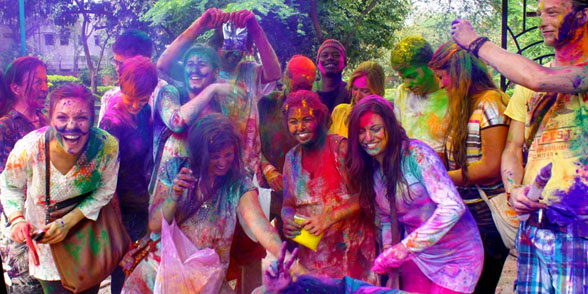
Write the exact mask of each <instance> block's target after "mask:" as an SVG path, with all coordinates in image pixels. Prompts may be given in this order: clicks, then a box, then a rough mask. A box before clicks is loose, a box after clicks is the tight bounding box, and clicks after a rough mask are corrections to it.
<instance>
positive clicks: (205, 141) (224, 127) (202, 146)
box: [188, 113, 242, 199]
mask: <svg viewBox="0 0 588 294" xmlns="http://www.w3.org/2000/svg"><path fill="white" fill-rule="evenodd" d="M227 146H234V147H235V160H234V161H233V163H232V164H231V168H230V169H229V171H228V172H227V174H226V175H224V176H223V177H221V178H220V179H217V180H215V181H214V186H213V185H212V184H211V181H210V179H209V178H208V164H209V163H210V154H211V153H215V152H219V151H221V150H222V149H223V148H225V147H227ZM188 148H189V150H190V154H191V156H190V166H191V168H192V170H193V171H194V176H195V177H196V178H197V179H198V180H199V183H200V191H201V192H202V195H203V196H204V197H205V199H208V198H209V197H210V196H212V195H213V194H214V193H216V192H217V191H218V190H219V189H221V188H222V187H228V186H229V185H232V184H233V183H235V182H236V181H237V180H238V179H239V178H240V176H241V167H242V164H241V144H240V141H239V137H238V135H237V133H236V132H235V129H234V127H233V125H232V124H231V122H230V121H229V119H227V118H226V117H225V116H223V115H222V114H219V113H212V114H208V115H206V116H204V117H203V118H201V119H199V120H198V121H196V123H194V124H193V125H192V126H191V127H190V129H189V130H188Z"/></svg>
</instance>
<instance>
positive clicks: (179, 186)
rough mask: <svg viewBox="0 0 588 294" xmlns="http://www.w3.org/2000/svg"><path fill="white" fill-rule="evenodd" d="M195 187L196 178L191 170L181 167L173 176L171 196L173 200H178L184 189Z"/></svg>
mask: <svg viewBox="0 0 588 294" xmlns="http://www.w3.org/2000/svg"><path fill="white" fill-rule="evenodd" d="M195 187H196V178H195V177H194V175H192V170H191V169H189V168H185V167H183V168H182V169H181V170H180V172H179V173H178V174H177V175H176V177H175V178H174V183H173V186H172V193H171V197H172V199H173V200H174V201H178V200H179V199H180V197H182V195H183V194H184V192H185V191H186V190H188V189H193V188H195Z"/></svg>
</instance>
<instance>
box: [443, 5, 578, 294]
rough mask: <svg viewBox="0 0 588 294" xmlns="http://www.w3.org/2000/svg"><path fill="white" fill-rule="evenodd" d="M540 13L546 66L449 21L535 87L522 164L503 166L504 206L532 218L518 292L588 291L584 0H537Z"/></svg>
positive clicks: (521, 247) (478, 52)
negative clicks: (542, 176)
mask: <svg viewBox="0 0 588 294" xmlns="http://www.w3.org/2000/svg"><path fill="white" fill-rule="evenodd" d="M538 12H539V15H540V17H541V25H540V26H539V28H540V30H541V32H542V34H543V37H544V39H545V44H546V45H548V46H552V47H554V49H555V56H556V58H555V60H554V62H553V63H552V65H551V66H552V67H543V66H541V65H539V64H537V63H535V62H533V61H531V60H529V59H526V58H525V57H523V56H520V55H516V54H513V53H509V52H507V51H506V50H503V49H502V48H500V47H498V46H496V45H494V44H492V43H491V42H489V41H488V39H487V38H485V37H480V36H479V35H478V34H477V33H476V32H475V31H474V30H473V28H472V26H471V24H470V23H469V22H468V21H466V20H461V19H456V20H455V21H454V22H453V23H452V35H453V39H454V40H455V42H456V43H457V44H459V45H460V46H461V47H463V48H465V49H467V50H468V51H469V52H470V53H471V54H473V55H475V56H479V57H481V58H482V59H484V60H485V61H486V62H488V63H489V64H490V65H492V66H493V67H494V68H496V69H497V70H498V71H499V72H500V73H502V74H503V75H505V76H506V77H507V78H509V79H510V80H511V81H513V82H515V83H517V84H520V85H522V86H525V87H527V88H529V89H531V90H533V91H535V92H537V93H536V94H535V95H534V96H533V97H532V98H530V99H529V100H528V101H527V105H526V109H525V111H526V112H527V117H526V122H525V137H526V138H527V142H526V143H527V146H528V159H527V163H526V166H524V168H523V163H522V160H521V161H520V164H519V166H518V167H515V168H512V169H509V168H506V169H505V168H503V175H504V178H505V179H506V181H508V182H510V183H511V185H510V188H509V192H510V196H511V197H510V204H511V205H512V207H513V208H514V210H515V211H516V212H517V214H519V215H521V216H522V215H530V217H529V218H528V219H526V220H525V221H522V222H521V224H520V227H519V233H518V238H517V250H518V251H519V260H518V279H517V282H516V290H517V293H570V294H571V293H588V286H587V284H588V261H587V260H588V93H587V92H588V69H587V66H588V0H541V2H540V5H539V11H538ZM508 137H509V138H511V137H513V134H509V136H508ZM519 137H520V136H519ZM482 139H483V138H482ZM523 141H524V140H521V142H520V144H524V143H525V142H523ZM548 164H552V166H551V178H550V179H549V181H547V183H546V184H545V186H544V188H543V191H542V192H541V197H540V198H539V199H538V200H532V198H529V197H527V196H530V194H529V190H530V187H531V185H534V183H535V179H536V177H537V174H538V172H539V171H540V170H541V169H542V168H543V167H545V166H546V165H548Z"/></svg>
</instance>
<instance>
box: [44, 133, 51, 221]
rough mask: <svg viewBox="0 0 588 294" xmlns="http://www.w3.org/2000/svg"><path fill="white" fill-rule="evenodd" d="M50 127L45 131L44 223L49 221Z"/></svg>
mask: <svg viewBox="0 0 588 294" xmlns="http://www.w3.org/2000/svg"><path fill="white" fill-rule="evenodd" d="M50 130H51V127H49V128H47V131H45V204H46V205H47V212H46V214H45V224H48V223H49V204H50V199H51V196H50V193H51V165H50V163H49V160H50V159H49V143H50V142H51V132H50Z"/></svg>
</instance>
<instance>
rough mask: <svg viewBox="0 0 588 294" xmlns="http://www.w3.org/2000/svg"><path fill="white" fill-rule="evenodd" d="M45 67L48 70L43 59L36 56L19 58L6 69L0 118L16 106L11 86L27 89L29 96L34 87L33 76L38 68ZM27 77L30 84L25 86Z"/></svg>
mask: <svg viewBox="0 0 588 294" xmlns="http://www.w3.org/2000/svg"><path fill="white" fill-rule="evenodd" d="M39 66H41V67H43V68H44V69H45V70H47V66H46V65H45V63H44V62H43V61H41V59H39V58H38V57H34V56H24V57H19V58H17V59H15V60H14V61H12V62H11V63H10V64H9V65H8V67H6V73H5V74H4V81H3V82H4V90H5V92H4V93H0V94H5V96H2V98H3V103H4V105H3V108H2V109H0V116H3V115H4V114H6V113H7V112H8V111H9V110H10V109H11V108H12V107H13V105H14V103H15V101H16V95H15V94H14V92H12V90H11V88H10V84H12V83H15V84H17V85H20V86H24V87H25V93H26V94H28V93H29V92H30V90H31V87H32V86H33V78H32V77H33V74H34V71H35V69H36V68H37V67H39ZM25 75H26V76H27V77H28V84H27V85H23V82H24V80H25Z"/></svg>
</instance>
